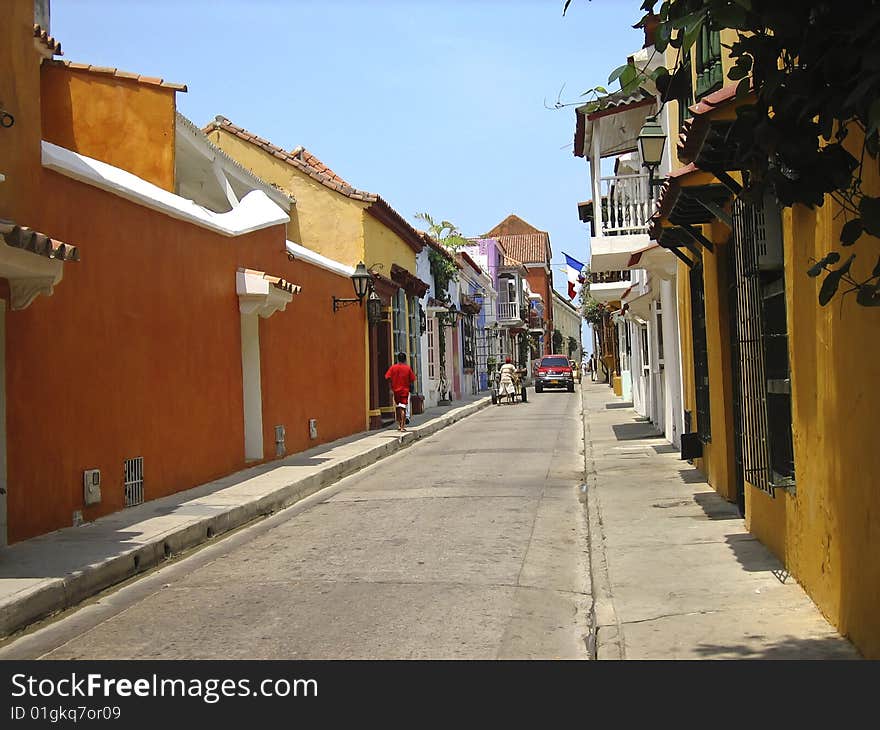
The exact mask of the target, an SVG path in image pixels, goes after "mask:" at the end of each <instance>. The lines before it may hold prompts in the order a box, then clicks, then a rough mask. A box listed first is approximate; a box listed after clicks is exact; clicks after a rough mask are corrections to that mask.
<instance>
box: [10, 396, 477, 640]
mask: <svg viewBox="0 0 880 730" xmlns="http://www.w3.org/2000/svg"><path fill="white" fill-rule="evenodd" d="M491 402H492V400H491V398H483V399H481V400H478V401H475V402H474V403H469V404H468V405H466V406H462V407H461V408H456V409H455V410H452V411H450V412H448V413H446V414H444V415H442V416H438V417H437V418H434V419H432V420H430V421H428V422H427V423H425V424H424V425H422V426H416V427H414V428H413V429H412V430H410V431H407V432H406V433H404V434H403V435H402V436H400V437H398V438H396V439H389V440H388V441H386V442H385V443H382V444H379V445H377V446H373V447H371V448H369V449H367V450H365V451H362V452H361V453H358V454H355V455H353V456H350V457H348V458H344V459H340V460H338V461H337V462H336V463H333V464H328V465H327V466H326V467H324V468H322V469H320V470H319V471H317V472H315V473H314V474H311V475H309V476H307V477H304V478H302V479H298V480H297V481H295V482H292V483H290V484H287V485H285V486H283V487H280V488H279V489H276V490H275V491H273V492H271V493H269V494H267V495H264V496H261V497H257V498H254V499H253V500H252V501H250V502H245V503H242V504H237V505H232V506H230V507H229V508H227V509H224V510H222V511H220V512H217V513H216V514H213V515H209V516H205V517H202V518H199V519H196V520H194V521H193V522H190V523H188V524H186V525H181V526H179V527H176V528H173V529H170V530H168V531H167V532H164V533H160V534H157V535H154V536H152V537H151V538H148V539H147V541H146V542H145V543H143V544H141V545H139V546H138V547H136V548H134V549H132V550H129V551H127V552H124V553H120V554H116V555H113V556H111V557H108V558H106V559H104V560H99V561H98V562H95V563H92V564H90V565H88V566H86V567H85V568H83V569H81V570H77V571H75V572H72V573H68V574H67V575H65V576H63V577H58V578H47V579H46V580H45V581H42V582H41V583H39V584H37V585H35V586H32V587H31V588H28V589H25V590H21V591H19V592H17V593H14V594H12V595H11V596H9V597H7V598H4V599H0V638H6V637H8V636H9V635H11V634H13V633H14V632H16V631H19V630H20V629H23V628H25V627H27V626H28V625H30V624H32V623H34V622H35V621H38V620H40V619H43V618H47V617H49V616H51V615H54V614H56V613H59V612H61V611H65V610H67V609H69V608H72V607H73V606H76V605H77V604H79V603H82V602H83V601H84V600H86V599H88V598H90V597H92V596H94V595H96V594H97V593H100V592H101V591H103V590H105V589H107V588H110V587H112V586H114V585H116V584H118V583H121V582H123V581H125V580H128V579H129V578H132V577H134V576H136V575H138V574H139V573H143V572H145V571H147V570H150V569H152V568H155V567H156V566H158V565H159V564H161V563H162V562H163V561H164V560H167V559H168V558H169V557H171V556H172V555H174V554H176V553H180V552H183V551H184V550H189V549H191V548H194V547H196V546H198V545H200V544H202V543H203V542H206V541H207V540H210V539H212V538H215V537H218V536H221V535H223V533H226V532H229V531H231V530H234V529H236V528H238V527H241V526H242V525H245V524H247V523H249V522H253V521H254V520H257V519H259V518H261V517H266V516H268V515H270V514H272V513H274V512H277V511H279V510H282V509H284V508H286V507H290V506H291V505H293V504H295V503H296V502H298V501H300V500H302V499H304V498H306V497H308V496H310V495H312V494H314V493H315V492H318V491H319V490H321V489H324V488H325V487H328V486H330V485H331V484H333V483H335V482H337V481H339V480H340V479H342V478H343V477H347V476H350V475H352V474H354V473H355V472H358V471H360V470H361V469H363V468H364V467H367V466H369V465H371V464H374V463H376V462H377V461H380V460H381V459H384V458H385V457H387V456H391V455H392V454H395V453H397V452H398V451H400V450H402V449H405V448H407V447H409V446H411V445H412V444H414V443H416V442H417V441H420V440H421V439H423V438H427V437H428V436H431V435H433V434H435V433H437V432H438V431H440V430H442V429H444V428H446V427H447V426H451V425H452V424H454V423H456V422H458V421H460V420H462V419H464V418H467V417H468V416H471V415H473V414H474V413H477V412H478V411H480V410H482V409H483V408H485V407H486V406H487V405H489V404H490V403H491Z"/></svg>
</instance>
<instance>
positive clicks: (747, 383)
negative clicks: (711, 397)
mask: <svg viewBox="0 0 880 730" xmlns="http://www.w3.org/2000/svg"><path fill="white" fill-rule="evenodd" d="M763 217H764V216H763V211H761V212H760V214H756V211H755V206H753V205H746V204H745V203H743V202H742V201H741V200H737V201H736V203H734V207H733V261H734V277H735V280H736V285H735V290H736V347H735V350H736V357H738V359H739V383H738V388H739V401H740V413H739V425H740V450H741V453H742V466H743V476H744V477H745V480H746V481H747V482H749V483H750V484H752V485H754V486H756V487H757V488H758V489H760V490H762V491H764V492H768V493H770V494H772V493H773V488H772V487H771V486H770V473H769V465H770V449H769V443H768V441H767V391H766V387H765V382H766V376H765V374H764V332H763V313H762V311H761V309H762V307H761V271H760V269H759V268H758V248H759V244H758V239H759V238H760V239H763V237H764V228H763V225H762V223H763Z"/></svg>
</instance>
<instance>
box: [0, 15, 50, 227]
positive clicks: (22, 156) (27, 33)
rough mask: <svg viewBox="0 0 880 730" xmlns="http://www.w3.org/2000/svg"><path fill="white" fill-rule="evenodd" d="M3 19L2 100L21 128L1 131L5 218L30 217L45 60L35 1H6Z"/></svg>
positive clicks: (0, 207) (0, 190) (0, 212)
mask: <svg viewBox="0 0 880 730" xmlns="http://www.w3.org/2000/svg"><path fill="white" fill-rule="evenodd" d="M2 16H3V17H2V21H0V102H2V104H3V109H4V110H5V111H6V112H8V113H9V114H12V115H13V116H14V117H15V124H14V125H13V126H12V127H10V128H8V129H0V173H3V174H4V175H5V176H6V182H4V183H0V218H2V217H5V218H14V215H13V214H15V215H19V216H22V217H27V216H28V215H29V213H30V212H31V211H33V210H35V209H36V206H37V205H38V200H39V196H38V187H39V177H40V123H39V122H40V58H39V55H38V54H37V53H36V52H35V50H34V37H33V35H34V34H33V27H34V4H33V2H32V0H12V1H11V2H4V3H3V10H2Z"/></svg>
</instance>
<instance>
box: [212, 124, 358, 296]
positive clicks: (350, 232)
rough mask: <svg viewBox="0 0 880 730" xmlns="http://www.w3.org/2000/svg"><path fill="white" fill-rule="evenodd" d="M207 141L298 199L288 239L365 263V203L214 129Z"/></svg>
mask: <svg viewBox="0 0 880 730" xmlns="http://www.w3.org/2000/svg"><path fill="white" fill-rule="evenodd" d="M208 137H209V138H210V139H211V141H212V142H214V144H216V145H217V146H218V147H220V149H222V150H223V151H224V152H226V153H227V154H228V155H229V156H230V157H232V158H234V159H235V160H237V161H238V162H240V163H241V164H242V165H244V166H245V167H246V168H248V169H249V170H251V172H253V173H254V174H256V175H258V176H259V177H261V178H262V179H263V180H265V181H266V182H268V183H272V184H274V185H277V186H278V187H279V188H281V189H282V190H284V191H285V192H287V193H289V194H290V195H292V196H293V197H294V198H295V199H296V206H294V207H295V211H296V215H295V221H293V220H292V221H291V224H292V225H289V226H288V229H287V230H288V237H289V238H290V239H291V240H292V241H295V242H296V243H299V244H301V245H303V246H305V247H306V248H309V249H311V250H312V251H316V252H318V253H320V254H323V255H324V256H328V257H329V258H332V259H335V260H336V261H339V262H341V263H343V264H347V265H349V266H355V265H357V263H358V262H359V261H362V260H364V231H363V224H362V220H363V215H364V213H363V211H364V208H366V203H362V202H360V201H357V200H352V199H351V198H347V197H346V196H344V195H342V194H341V193H337V192H336V191H334V190H330V189H329V188H328V187H326V186H325V185H322V184H321V183H320V182H318V181H317V180H315V179H314V178H311V177H309V176H308V175H306V174H305V173H303V172H300V171H299V170H297V169H296V168H295V167H293V166H292V165H290V164H288V163H287V162H284V161H283V160H279V159H278V158H277V157H274V156H273V155H271V154H270V153H268V152H266V151H265V150H263V149H260V148H259V147H257V146H256V145H253V144H251V143H250V142H247V141H245V140H243V139H240V138H238V137H236V136H235V135H232V134H230V133H229V132H226V131H223V130H219V129H215V130H212V131H211V132H210V134H208ZM291 215H292V216H293V211H292V212H291ZM367 263H368V265H369V262H367ZM340 296H350V295H349V294H348V293H345V294H340Z"/></svg>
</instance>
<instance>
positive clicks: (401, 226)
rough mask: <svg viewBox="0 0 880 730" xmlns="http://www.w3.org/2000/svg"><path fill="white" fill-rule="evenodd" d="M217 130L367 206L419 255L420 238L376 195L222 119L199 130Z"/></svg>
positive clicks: (306, 155)
mask: <svg viewBox="0 0 880 730" xmlns="http://www.w3.org/2000/svg"><path fill="white" fill-rule="evenodd" d="M215 129H221V130H223V131H225V132H228V133H229V134H232V135H235V136H236V137H238V138H239V139H243V140H244V141H246V142H250V143H251V144H254V145H256V146H257V147H260V148H261V149H263V150H264V151H265V152H268V153H270V154H272V155H274V156H275V157H277V158H278V159H279V160H283V161H284V162H287V163H288V164H290V165H292V166H293V167H295V168H296V169H298V170H300V171H301V172H304V173H305V174H306V175H308V176H309V177H311V178H313V179H315V180H317V181H318V182H320V183H321V184H322V185H324V186H325V187H327V188H330V189H331V190H335V191H336V192H337V193H340V194H341V195H345V196H346V197H348V198H351V199H352V200H359V201H361V202H364V203H370V204H371V205H370V206H369V207H368V208H367V212H369V213H370V214H371V215H373V217H375V218H377V219H378V220H380V221H382V222H383V223H385V224H386V225H387V226H388V227H389V228H391V229H392V230H394V232H395V233H397V235H399V236H400V237H401V238H402V239H404V241H406V243H407V244H408V245H409V246H410V247H411V248H413V249H414V250H415V251H420V250H421V249H422V246H423V245H424V241H423V239H422V234H421V233H420V232H419V231H417V230H416V229H415V228H413V227H412V225H410V223H409V222H408V221H407V220H406V219H405V218H404V217H403V216H402V215H400V213H398V212H397V211H396V210H394V208H392V207H391V205H389V204H388V203H387V202H386V201H385V200H383V199H382V197H381V196H380V195H377V194H376V193H368V192H365V191H363V190H358V189H357V188H355V187H353V186H352V185H349V184H348V183H347V182H346V181H345V180H343V179H342V178H341V177H340V176H339V175H337V174H336V173H335V172H333V170H331V169H330V168H329V167H327V165H325V164H324V163H323V162H321V161H320V160H319V159H318V158H317V157H315V155H313V154H312V153H311V152H308V151H307V150H306V149H305V148H304V147H295V148H294V149H293V150H292V151H290V152H288V151H287V150H284V149H282V148H281V147H279V146H278V145H275V144H272V143H271V142H269V140H267V139H263V138H262V137H260V136H258V135H256V134H254V133H253V132H249V131H248V130H247V129H245V128H244V127H239V126H238V125H237V124H233V123H232V122H231V121H229V120H228V119H227V118H226V117H224V116H222V115H220V114H218V115H217V116H216V117H215V118H214V120H213V121H212V122H209V123H208V124H207V125H205V127H204V129H203V130H202V131H203V132H205V133H208V132H211V131H214V130H215Z"/></svg>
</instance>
